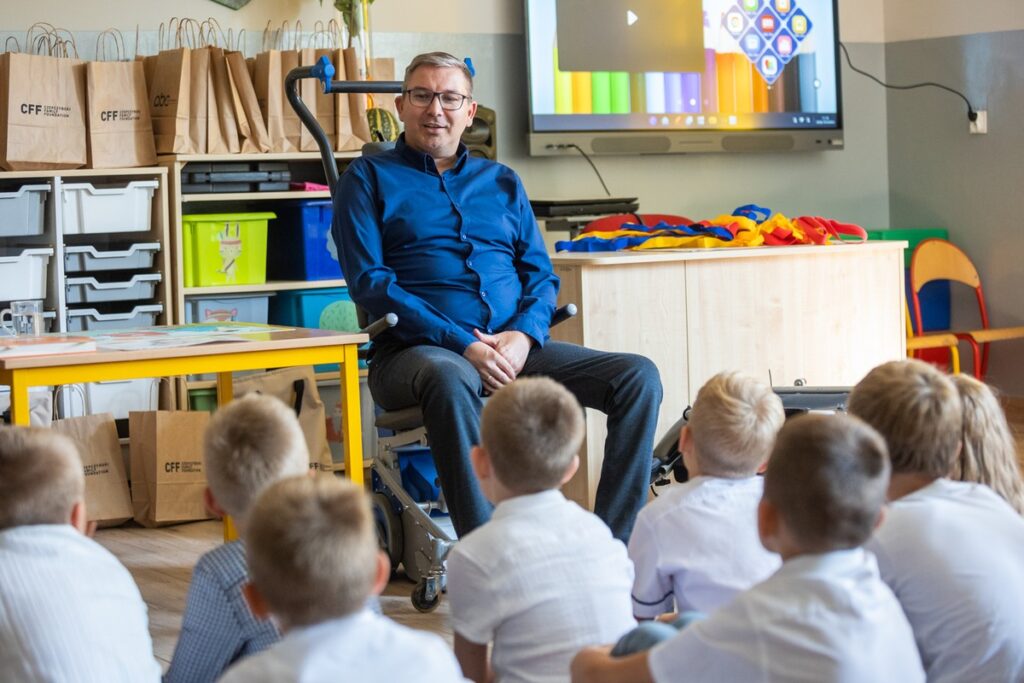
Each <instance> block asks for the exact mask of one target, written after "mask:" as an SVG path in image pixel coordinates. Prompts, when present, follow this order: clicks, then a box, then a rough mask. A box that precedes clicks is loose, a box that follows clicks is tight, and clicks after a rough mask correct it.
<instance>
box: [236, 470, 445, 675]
mask: <svg viewBox="0 0 1024 683" xmlns="http://www.w3.org/2000/svg"><path fill="white" fill-rule="evenodd" d="M245 539H246V543H247V547H246V555H247V557H248V559H249V568H250V571H251V573H252V582H251V583H250V584H248V585H247V586H246V591H245V592H246V598H247V600H248V601H249V604H250V605H251V606H252V610H253V612H254V613H255V614H257V615H259V616H260V617H262V618H267V617H272V618H273V619H274V620H275V621H277V622H278V623H279V624H280V625H281V630H282V631H283V632H284V637H283V638H282V639H281V641H280V642H279V643H277V644H275V645H273V646H272V647H270V648H269V649H268V650H266V651H264V652H260V653H259V654H256V655H253V656H252V657H247V658H246V659H243V660H242V661H240V662H238V663H237V664H236V665H235V666H233V667H231V669H229V670H228V672H227V673H226V674H225V675H224V678H222V679H221V680H222V681H223V683H261V682H263V681H266V682H267V683H288V682H290V681H295V682H296V683H297V682H298V681H304V682H309V683H312V682H315V681H358V682H359V683H394V682H395V681H410V682H420V681H421V682H422V683H461V682H462V681H463V680H464V679H463V678H462V675H461V673H460V672H459V665H458V663H457V662H456V661H455V657H454V656H453V655H452V651H451V649H450V648H449V647H448V645H447V644H446V643H445V642H444V641H443V640H442V639H441V638H440V637H439V636H437V635H435V634H433V633H424V632H420V631H414V630H412V629H409V628H406V627H404V626H400V625H398V624H396V623H394V622H393V621H391V620H390V619H388V618H386V617H383V616H380V615H379V614H377V613H375V612H374V611H372V610H371V609H368V608H367V606H366V605H367V601H368V599H369V597H370V596H371V595H377V594H379V593H380V591H381V590H383V588H384V586H386V585H387V582H388V578H389V577H390V575H391V565H390V563H389V562H388V558H387V556H386V555H385V554H384V553H382V552H381V551H380V548H379V546H378V544H377V534H376V530H375V526H374V522H373V513H372V512H371V510H370V501H369V498H368V496H367V495H366V493H365V492H363V491H362V489H360V488H359V487H358V486H356V485H355V484H352V483H349V482H346V481H342V480H340V479H336V478H334V477H292V478H290V479H285V480H283V481H279V482H277V483H276V484H274V485H272V486H270V487H269V488H268V489H267V490H266V491H265V492H264V493H263V494H261V495H260V497H259V500H257V501H256V504H255V506H254V507H253V509H252V512H251V514H250V517H249V526H248V528H247V530H246V535H245Z"/></svg>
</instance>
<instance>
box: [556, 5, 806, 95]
mask: <svg viewBox="0 0 1024 683" xmlns="http://www.w3.org/2000/svg"><path fill="white" fill-rule="evenodd" d="M814 2H815V0H723V2H721V3H719V10H718V12H717V13H712V12H711V11H709V10H708V9H707V8H708V6H709V3H708V2H707V1H706V2H705V14H704V36H705V51H704V52H705V60H704V61H705V68H704V71H703V72H660V71H659V72H642V73H627V72H623V71H592V72H590V71H572V72H568V71H561V70H559V68H558V47H557V45H556V46H554V49H553V51H552V52H553V57H554V59H553V67H554V69H553V73H552V74H550V75H545V76H544V77H543V79H542V80H543V81H544V82H545V83H549V84H550V87H553V89H554V97H553V104H554V113H556V114H659V115H662V114H684V115H685V114H702V113H706V114H752V113H773V112H786V111H801V112H815V111H819V101H818V98H819V97H820V96H821V95H820V93H819V92H818V89H819V88H820V83H818V82H817V80H816V69H815V67H816V61H815V59H814V56H813V52H814V42H815V41H814V33H815V26H814V22H812V21H811V18H810V16H809V15H808V12H807V11H805V9H804V7H801V4H803V5H804V6H807V5H813V4H814ZM712 14H713V16H712ZM549 92H550V91H549Z"/></svg>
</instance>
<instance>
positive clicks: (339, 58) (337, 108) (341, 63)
mask: <svg viewBox="0 0 1024 683" xmlns="http://www.w3.org/2000/svg"><path fill="white" fill-rule="evenodd" d="M334 69H335V76H334V78H335V80H338V81H346V80H351V79H349V78H348V76H347V75H346V73H347V72H346V71H345V53H344V50H335V52H334ZM333 97H334V130H335V135H336V136H337V141H336V142H335V143H334V150H335V151H336V152H348V151H351V150H356V149H360V148H361V147H362V146H363V141H362V140H360V139H359V138H358V137H356V134H355V133H354V132H353V130H352V114H351V110H350V109H349V96H348V95H334V96H333Z"/></svg>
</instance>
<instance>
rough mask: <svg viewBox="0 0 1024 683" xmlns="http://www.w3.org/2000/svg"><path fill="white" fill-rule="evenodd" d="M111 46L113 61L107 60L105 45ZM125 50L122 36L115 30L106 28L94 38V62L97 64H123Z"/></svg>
mask: <svg viewBox="0 0 1024 683" xmlns="http://www.w3.org/2000/svg"><path fill="white" fill-rule="evenodd" d="M108 43H109V44H111V45H112V48H111V52H112V54H113V57H114V58H113V59H108V58H107V44H108ZM126 52H127V50H126V49H125V46H124V34H122V33H121V32H120V31H118V30H117V29H116V28H108V29H104V30H102V31H100V32H99V35H97V36H96V61H98V62H108V61H110V62H123V61H125V58H126V57H125V55H126Z"/></svg>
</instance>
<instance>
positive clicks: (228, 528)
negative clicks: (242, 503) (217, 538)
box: [223, 515, 238, 543]
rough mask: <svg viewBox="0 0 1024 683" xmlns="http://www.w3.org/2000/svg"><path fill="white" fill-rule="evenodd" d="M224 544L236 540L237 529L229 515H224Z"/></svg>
mask: <svg viewBox="0 0 1024 683" xmlns="http://www.w3.org/2000/svg"><path fill="white" fill-rule="evenodd" d="M223 521H224V542H225V543H230V542H231V541H237V540H238V528H237V527H236V526H235V520H233V519H231V515H224V520H223Z"/></svg>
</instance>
